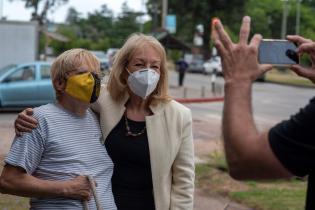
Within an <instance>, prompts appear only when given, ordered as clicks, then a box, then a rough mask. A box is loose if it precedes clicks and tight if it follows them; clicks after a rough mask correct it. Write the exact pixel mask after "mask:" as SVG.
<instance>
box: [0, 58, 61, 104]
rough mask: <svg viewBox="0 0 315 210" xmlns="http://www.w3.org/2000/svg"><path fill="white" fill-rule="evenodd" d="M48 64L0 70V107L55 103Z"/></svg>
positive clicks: (26, 65) (22, 65)
mask: <svg viewBox="0 0 315 210" xmlns="http://www.w3.org/2000/svg"><path fill="white" fill-rule="evenodd" d="M50 67H51V64H50V63H48V62H41V61H36V62H32V63H26V64H19V65H15V64H14V65H8V66H5V67H3V68H1V69H0V107H26V106H38V105H42V104H46V103H49V102H54V101H55V92H54V89H53V86H52V83H51V79H50Z"/></svg>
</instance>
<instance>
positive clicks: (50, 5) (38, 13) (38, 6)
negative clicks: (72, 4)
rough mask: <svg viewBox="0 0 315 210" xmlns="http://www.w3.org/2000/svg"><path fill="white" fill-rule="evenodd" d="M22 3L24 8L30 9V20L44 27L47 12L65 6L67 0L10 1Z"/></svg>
mask: <svg viewBox="0 0 315 210" xmlns="http://www.w3.org/2000/svg"><path fill="white" fill-rule="evenodd" d="M10 1H23V2H25V8H32V9H33V12H32V17H31V20H35V21H38V23H39V24H40V25H44V23H45V22H46V19H47V13H48V11H49V10H53V9H56V8H57V7H58V6H61V5H63V4H66V3H67V2H68V0H10Z"/></svg>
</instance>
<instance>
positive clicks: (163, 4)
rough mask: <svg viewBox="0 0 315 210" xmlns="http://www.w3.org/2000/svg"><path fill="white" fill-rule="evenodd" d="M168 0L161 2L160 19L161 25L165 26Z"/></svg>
mask: <svg viewBox="0 0 315 210" xmlns="http://www.w3.org/2000/svg"><path fill="white" fill-rule="evenodd" d="M167 8H168V0H163V2H162V19H161V21H162V22H161V27H162V28H166V16H167Z"/></svg>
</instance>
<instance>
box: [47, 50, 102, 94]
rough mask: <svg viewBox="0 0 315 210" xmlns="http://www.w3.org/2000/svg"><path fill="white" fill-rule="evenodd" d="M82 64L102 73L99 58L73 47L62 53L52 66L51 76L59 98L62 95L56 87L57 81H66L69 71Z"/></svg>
mask: <svg viewBox="0 0 315 210" xmlns="http://www.w3.org/2000/svg"><path fill="white" fill-rule="evenodd" d="M82 65H86V66H87V67H88V68H89V69H91V70H93V72H95V73H100V71H101V65H100V61H99V60H98V58H97V57H96V56H95V55H94V54H93V53H91V52H90V51H88V50H85V49H80V48H77V49H71V50H67V51H65V52H63V53H62V54H60V55H59V56H58V57H57V58H56V59H55V61H54V62H53V64H52V66H51V71H50V76H51V80H52V83H53V86H54V88H55V92H56V97H57V100H58V98H59V97H60V94H61V93H60V92H59V91H58V90H57V89H56V87H55V82H58V81H66V79H67V72H70V71H73V70H76V69H78V68H80V67H81V66H82Z"/></svg>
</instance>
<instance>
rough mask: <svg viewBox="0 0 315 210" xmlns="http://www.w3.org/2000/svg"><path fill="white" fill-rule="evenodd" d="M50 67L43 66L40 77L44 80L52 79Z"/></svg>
mask: <svg viewBox="0 0 315 210" xmlns="http://www.w3.org/2000/svg"><path fill="white" fill-rule="evenodd" d="M50 67H51V66H50V65H41V67H40V75H41V78H42V79H50Z"/></svg>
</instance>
